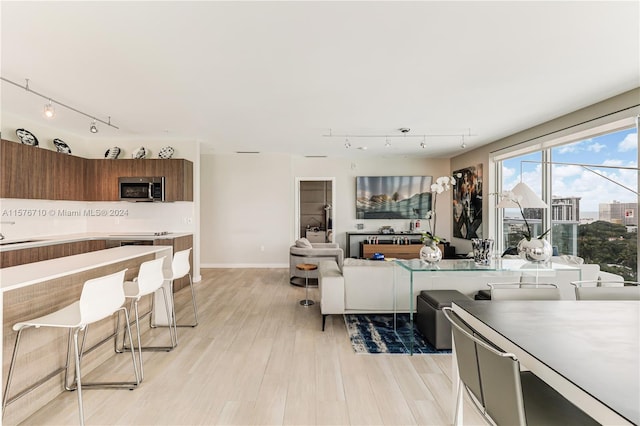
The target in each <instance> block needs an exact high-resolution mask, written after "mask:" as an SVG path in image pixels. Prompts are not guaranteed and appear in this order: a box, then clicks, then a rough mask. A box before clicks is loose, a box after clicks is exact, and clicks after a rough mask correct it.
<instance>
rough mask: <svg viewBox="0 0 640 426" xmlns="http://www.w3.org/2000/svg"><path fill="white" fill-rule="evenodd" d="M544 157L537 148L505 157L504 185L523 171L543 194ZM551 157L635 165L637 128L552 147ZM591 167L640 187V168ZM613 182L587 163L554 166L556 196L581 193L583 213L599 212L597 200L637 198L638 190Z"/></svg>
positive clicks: (563, 160) (524, 178) (630, 200)
mask: <svg viewBox="0 0 640 426" xmlns="http://www.w3.org/2000/svg"><path fill="white" fill-rule="evenodd" d="M541 158H542V157H541V154H540V153H539V152H537V153H533V154H529V155H524V156H520V157H516V158H513V159H509V160H505V161H504V162H503V188H504V189H505V190H508V189H511V188H513V187H514V186H515V185H516V184H517V183H518V182H520V173H521V171H522V181H523V182H525V183H526V184H527V185H529V186H530V187H531V188H532V189H533V190H534V191H535V192H536V193H538V194H540V187H541V184H540V176H541V172H540V170H541V164H540V163H538V162H539V161H541ZM523 160H525V161H523ZM527 161H532V162H527ZM552 161H553V162H559V163H580V164H584V165H601V166H602V165H604V166H616V167H632V168H634V169H635V168H637V166H638V132H637V130H636V129H635V128H632V129H626V130H622V131H618V132H615V133H609V134H605V135H601V136H596V137H593V138H590V139H585V140H582V141H578V142H574V143H571V144H568V145H562V146H559V147H556V148H553V150H552ZM590 169H592V170H594V171H596V172H597V173H599V174H601V175H604V176H606V177H607V178H609V179H611V180H612V181H614V182H616V183H619V184H621V185H624V186H626V187H627V188H630V189H632V190H633V191H637V190H638V177H637V174H638V172H637V170H626V169H621V168H602V167H600V168H598V167H590ZM614 182H611V181H609V180H607V179H606V178H604V177H602V176H598V175H597V174H596V173H593V172H591V171H589V170H587V169H585V168H584V167H580V166H575V165H558V164H556V165H554V166H553V177H552V182H551V186H552V193H553V195H554V196H561V197H569V196H574V197H580V198H581V199H580V210H581V211H582V212H584V213H587V212H597V211H598V204H600V203H611V202H613V201H614V200H616V201H620V202H626V203H635V202H637V196H636V194H634V193H633V192H631V191H630V190H629V189H626V188H624V187H622V186H620V185H617V184H616V183H614ZM583 216H584V215H583Z"/></svg>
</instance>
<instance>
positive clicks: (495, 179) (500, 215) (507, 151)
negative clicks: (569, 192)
mask: <svg viewBox="0 0 640 426" xmlns="http://www.w3.org/2000/svg"><path fill="white" fill-rule="evenodd" d="M639 121H640V116H633V117H626V118H623V119H620V120H616V121H612V122H609V123H606V124H601V125H598V126H593V127H588V128H586V129H581V130H576V131H574V132H567V131H566V129H565V131H563V132H562V133H563V134H562V135H560V134H559V133H561V132H554V133H551V134H548V135H544V136H542V137H540V138H534V139H532V140H530V141H527V142H523V143H519V144H515V145H512V146H510V147H506V148H504V149H500V150H497V151H494V152H491V153H490V154H489V167H488V169H489V184H490V188H491V191H490V194H492V195H493V196H491V197H489V201H488V202H489V222H488V223H489V233H488V235H492V236H493V238H494V241H495V250H496V252H498V253H503V252H504V250H505V249H506V247H504V244H503V242H504V226H503V225H504V211H503V210H502V209H498V208H496V205H497V203H498V202H499V197H498V196H497V194H500V193H502V192H503V191H507V190H510V189H511V188H503V187H502V180H503V179H502V178H503V174H502V164H503V161H504V160H508V159H510V158H513V157H518V156H523V155H527V154H531V153H534V152H541V156H542V159H541V161H542V163H541V175H542V176H541V185H542V194H541V196H542V199H543V200H544V201H545V202H546V203H547V205H548V207H547V208H546V209H544V210H543V215H542V229H550V228H552V226H551V222H552V208H553V207H552V202H551V198H552V194H551V170H552V167H553V164H552V163H553V158H552V153H551V152H552V149H553V148H557V147H559V146H562V145H566V144H570V143H574V142H579V141H582V140H585V139H589V138H593V137H597V136H601V135H604V134H608V133H615V132H618V131H622V130H627V129H632V128H635V129H636V131H638V122H639ZM554 135H555V137H554ZM638 157H640V149H639V150H638ZM639 160H640V158H637V159H636V164H639V165H640V161H639ZM638 181H639V185H638V188H640V171H639V172H638ZM636 203H638V205H639V206H640V196H636ZM552 232H553V230H551V231H550V234H549V237H550V238H553V235H552V234H551V233H552ZM636 244H638V247H639V248H640V232H638V235H637V236H636ZM638 252H639V254H638V256H639V257H640V250H639V251H638ZM638 265H639V268H640V262H638ZM639 276H640V274H639Z"/></svg>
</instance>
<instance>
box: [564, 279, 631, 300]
mask: <svg viewBox="0 0 640 426" xmlns="http://www.w3.org/2000/svg"><path fill="white" fill-rule="evenodd" d="M571 284H572V285H573V286H574V287H575V292H576V300H640V285H639V284H638V283H637V282H635V281H615V282H613V281H612V282H607V281H572V282H571Z"/></svg>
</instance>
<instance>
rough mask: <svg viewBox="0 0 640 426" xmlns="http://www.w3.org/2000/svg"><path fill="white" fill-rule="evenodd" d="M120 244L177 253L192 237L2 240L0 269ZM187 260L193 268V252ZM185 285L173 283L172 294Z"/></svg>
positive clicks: (115, 235) (81, 235) (75, 236)
mask: <svg viewBox="0 0 640 426" xmlns="http://www.w3.org/2000/svg"><path fill="white" fill-rule="evenodd" d="M121 245H151V246H154V245H155V246H171V247H173V252H174V253H176V252H178V251H181V250H186V249H189V248H193V234H191V233H187V232H178V233H175V232H171V233H167V232H126V233H123V232H120V233H115V232H111V233H106V232H91V233H78V234H66V235H50V236H35V237H26V238H14V239H5V240H2V241H0V268H9V267H13V266H17V265H23V264H31V263H33V262H39V261H44V260H49V259H56V258H61V257H67V256H72V255H77V254H83V253H89V252H93V251H99V250H104V249H108V248H113V247H120V246H121ZM189 261H190V263H191V265H194V263H193V253H191V257H190V259H189ZM188 285H189V279H188V277H185V278H181V279H179V280H176V282H175V283H174V291H178V290H180V289H182V288H183V287H186V286H188Z"/></svg>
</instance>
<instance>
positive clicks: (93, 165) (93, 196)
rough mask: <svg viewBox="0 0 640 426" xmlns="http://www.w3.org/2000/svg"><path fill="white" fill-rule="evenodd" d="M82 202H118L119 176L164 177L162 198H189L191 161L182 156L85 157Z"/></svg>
mask: <svg viewBox="0 0 640 426" xmlns="http://www.w3.org/2000/svg"><path fill="white" fill-rule="evenodd" d="M87 161H88V163H87V170H86V172H85V177H86V183H85V185H86V189H85V200H86V201H119V200H120V196H119V193H118V191H119V188H118V178H119V177H131V176H134V177H153V176H164V177H165V197H166V198H165V199H166V201H193V163H192V162H191V161H188V160H184V159H168V160H162V159H149V160H146V159H137V160H136V159H123V160H92V159H90V160H87Z"/></svg>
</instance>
